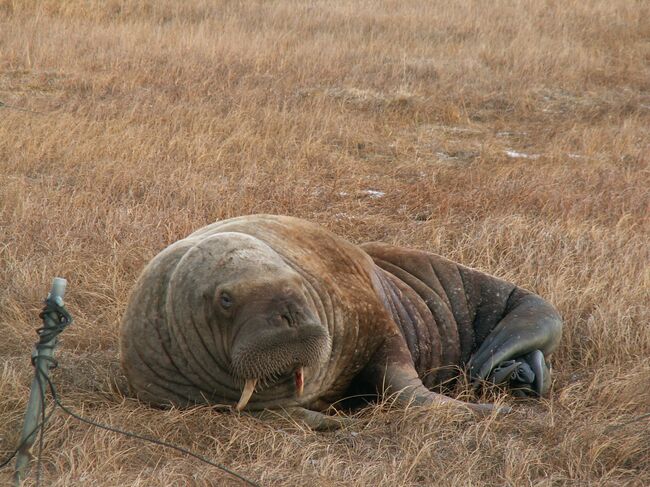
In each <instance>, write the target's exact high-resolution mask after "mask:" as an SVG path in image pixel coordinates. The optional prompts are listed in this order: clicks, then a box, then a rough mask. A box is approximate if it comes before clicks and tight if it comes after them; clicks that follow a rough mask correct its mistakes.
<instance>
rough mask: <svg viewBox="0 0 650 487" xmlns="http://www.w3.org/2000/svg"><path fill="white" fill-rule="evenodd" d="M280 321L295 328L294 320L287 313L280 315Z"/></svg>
mask: <svg viewBox="0 0 650 487" xmlns="http://www.w3.org/2000/svg"><path fill="white" fill-rule="evenodd" d="M280 319H281V320H282V324H283V325H286V326H293V324H294V323H293V319H292V318H291V315H289V314H287V313H285V314H282V315H280Z"/></svg>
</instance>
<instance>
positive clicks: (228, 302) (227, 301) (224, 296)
mask: <svg viewBox="0 0 650 487" xmlns="http://www.w3.org/2000/svg"><path fill="white" fill-rule="evenodd" d="M219 302H220V303H221V306H222V307H223V308H224V309H229V308H230V307H231V306H232V298H231V297H230V294H228V293H221V295H220V296H219Z"/></svg>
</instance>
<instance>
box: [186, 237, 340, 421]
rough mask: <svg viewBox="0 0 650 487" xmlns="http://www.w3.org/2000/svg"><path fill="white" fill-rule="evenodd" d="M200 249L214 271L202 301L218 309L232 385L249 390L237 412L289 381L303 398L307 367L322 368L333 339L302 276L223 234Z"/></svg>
mask: <svg viewBox="0 0 650 487" xmlns="http://www.w3.org/2000/svg"><path fill="white" fill-rule="evenodd" d="M197 247H198V249H197V250H200V251H201V253H203V254H204V257H203V258H202V261H203V263H204V264H206V263H209V264H208V265H203V266H202V268H203V269H202V271H201V272H200V273H201V275H206V271H207V273H208V275H209V277H208V276H206V277H208V281H209V282H210V285H209V286H208V287H207V288H205V287H203V293H204V295H207V296H206V297H207V298H208V300H209V301H211V306H210V308H211V309H212V313H211V314H212V318H213V319H212V320H211V321H212V326H213V327H214V326H215V325H216V326H217V327H218V328H219V330H220V333H221V335H222V337H223V339H224V342H225V346H224V351H225V352H226V355H229V358H230V363H229V367H230V374H231V375H232V377H233V382H234V383H235V384H240V385H243V390H242V394H241V397H240V399H239V402H238V404H237V410H241V409H243V408H244V407H245V406H246V404H247V403H248V401H249V400H250V398H251V396H252V394H253V392H254V390H255V387H256V386H258V387H262V388H264V387H267V386H272V385H274V384H277V383H279V382H282V383H286V382H287V381H288V380H289V378H292V380H293V382H294V383H295V394H296V395H297V396H300V395H301V394H302V392H303V388H304V380H305V375H304V369H305V367H314V366H317V365H318V364H320V363H321V362H322V361H323V360H325V359H326V357H327V355H328V353H329V351H330V348H331V344H330V337H329V331H328V329H327V328H326V327H325V326H324V325H323V324H322V323H321V321H320V319H319V318H318V314H317V312H316V311H315V308H314V303H313V301H312V300H311V299H310V298H309V295H308V293H307V292H306V289H305V285H304V280H303V278H302V276H301V275H300V274H298V273H297V272H296V271H295V270H294V269H292V268H291V267H290V266H289V265H288V264H287V263H286V262H285V261H284V259H283V258H282V257H281V256H280V255H278V254H277V253H276V252H275V251H274V250H273V249H271V248H270V247H269V246H268V245H266V244H265V243H263V242H261V241H260V240H258V239H256V238H254V237H251V236H249V235H243V234H239V233H231V232H228V233H221V234H218V235H215V236H214V237H211V238H209V239H205V240H203V241H202V242H201V243H199V244H198V246H197ZM197 281H200V282H205V281H206V280H205V279H203V278H201V279H197ZM197 284H198V282H197Z"/></svg>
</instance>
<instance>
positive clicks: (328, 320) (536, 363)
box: [120, 215, 562, 429]
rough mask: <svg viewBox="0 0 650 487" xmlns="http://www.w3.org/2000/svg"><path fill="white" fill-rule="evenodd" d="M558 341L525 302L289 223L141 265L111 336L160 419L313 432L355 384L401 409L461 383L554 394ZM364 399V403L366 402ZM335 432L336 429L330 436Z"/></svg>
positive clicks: (490, 283)
mask: <svg viewBox="0 0 650 487" xmlns="http://www.w3.org/2000/svg"><path fill="white" fill-rule="evenodd" d="M561 333H562V320H561V318H560V315H559V314H558V312H557V311H556V309H555V308H554V307H553V306H552V305H551V304H549V303H548V302H546V301H545V300H543V299H542V298H541V297H539V296H538V295H536V294H533V293H532V292H530V291H527V290H525V289H523V288H521V287H518V286H515V285H514V284H510V283H508V282H506V281H504V280H501V279H499V278H497V277H493V276H490V275H487V274H485V273H483V272H480V271H478V270H475V269H472V268H469V267H465V266H463V265H461V264H457V263H454V262H452V261H450V260H447V259H446V258H444V257H441V256H439V255H436V254H433V253H430V252H425V251H421V250H414V249H408V248H402V247H396V246H392V245H387V244H383V243H367V244H362V245H354V244H352V243H351V242H348V241H346V240H345V239H343V238H341V237H338V236H336V235H334V234H333V233H331V232H329V231H328V230H326V229H324V228H323V227H321V226H319V225H317V224H314V223H310V222H307V221H304V220H301V219H298V218H293V217H288V216H273V215H252V216H243V217H239V218H233V219H229V220H224V221H219V222H216V223H213V224H211V225H208V226H206V227H204V228H201V229H199V230H197V231H196V232H194V233H192V234H191V235H189V236H188V237H186V238H184V239H182V240H180V241H178V242H176V243H174V244H172V245H170V246H169V247H168V248H166V249H165V250H163V251H162V252H160V254H158V255H157V256H156V257H154V258H153V260H152V261H151V262H150V263H149V264H148V265H147V266H146V267H145V269H144V270H143V272H142V274H141V275H140V277H139V279H138V280H137V282H136V284H135V286H134V289H133V291H132V293H131V296H130V299H129V303H128V305H127V308H126V312H125V314H124V318H123V321H122V326H121V333H120V349H121V364H122V367H123V370H124V373H125V375H126V378H127V380H128V383H129V386H130V389H131V390H132V391H133V392H134V394H135V395H136V396H137V397H138V398H139V399H140V400H142V401H144V402H147V403H150V404H152V405H156V406H169V405H175V406H179V407H183V406H188V405H192V404H201V403H203V404H205V403H207V404H214V405H220V406H226V407H234V408H235V409H236V410H237V411H242V410H245V411H247V412H251V413H256V412H257V413H259V412H263V411H268V410H275V412H281V413H282V414H287V415H289V416H292V417H298V418H301V419H302V420H303V421H306V422H307V423H308V424H309V425H310V426H311V427H313V428H315V429H327V428H330V427H333V426H334V425H336V424H337V423H336V421H332V419H331V416H329V415H327V414H324V413H323V411H325V410H327V409H328V408H329V407H330V406H331V405H332V404H334V403H336V402H337V401H340V400H341V399H342V398H344V397H345V394H346V391H349V390H350V389H351V387H354V386H355V385H357V384H364V387H366V388H367V387H370V388H371V389H372V390H374V391H376V393H377V395H378V396H382V395H385V394H392V395H393V396H394V397H395V400H396V401H397V402H398V403H400V404H415V405H429V404H437V403H449V404H453V405H456V406H461V405H462V406H464V407H467V408H469V409H471V410H473V411H477V412H489V411H491V410H492V409H493V405H490V404H473V403H466V402H462V401H459V400H456V399H453V398H451V397H448V396H445V395H444V394H441V393H439V392H435V390H439V389H437V388H438V387H439V386H440V385H441V384H445V383H448V382H449V381H450V380H453V378H454V377H456V376H458V374H459V371H463V370H465V371H468V373H469V377H470V378H471V380H472V382H473V383H475V384H480V383H484V382H485V381H490V380H491V381H493V382H499V383H505V384H508V385H510V386H511V387H512V388H513V389H514V390H518V391H523V392H524V393H525V394H533V395H542V394H545V393H546V392H547V391H548V389H549V387H550V370H549V367H548V365H547V359H548V357H549V355H550V354H551V353H552V352H553V351H554V350H555V349H556V347H557V346H558V343H559V341H560V337H561ZM366 390H367V389H366ZM334 427H335V426H334Z"/></svg>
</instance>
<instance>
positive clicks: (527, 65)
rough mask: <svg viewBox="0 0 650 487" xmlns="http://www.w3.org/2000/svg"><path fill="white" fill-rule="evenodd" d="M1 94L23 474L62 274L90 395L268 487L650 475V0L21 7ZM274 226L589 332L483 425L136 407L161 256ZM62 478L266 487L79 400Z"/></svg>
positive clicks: (0, 156)
mask: <svg viewBox="0 0 650 487" xmlns="http://www.w3.org/2000/svg"><path fill="white" fill-rule="evenodd" d="M0 102H1V103H2V104H1V105H0V331H1V332H2V334H1V338H0V377H1V379H0V461H1V460H2V459H3V458H5V457H6V456H7V455H8V454H9V453H10V452H11V451H12V450H13V448H14V447H15V445H16V443H17V441H18V437H19V431H20V427H21V424H22V417H23V412H24V408H25V405H26V402H27V398H28V394H29V384H30V381H31V377H32V373H33V372H32V368H31V366H30V352H31V347H32V344H33V342H34V341H35V333H34V331H35V329H36V327H37V326H39V319H38V311H39V308H40V306H41V301H42V299H43V298H44V297H45V295H46V293H47V290H48V288H49V283H50V281H51V279H52V277H54V276H63V277H66V278H67V279H68V281H69V288H68V295H67V300H66V303H67V307H68V309H69V310H70V311H71V313H72V314H73V315H74V317H75V322H74V324H73V325H72V326H71V327H70V328H69V329H68V330H66V331H65V333H64V335H62V341H61V345H60V347H59V349H58V352H57V357H58V359H59V363H60V366H59V369H57V370H56V371H54V374H53V377H54V380H55V382H56V384H57V385H58V387H59V390H60V393H61V397H62V400H63V401H64V402H65V404H67V405H69V406H70V407H71V408H72V409H73V410H75V411H77V412H80V413H83V414H84V415H85V416H86V417H88V418H91V419H93V420H95V421H102V422H104V423H109V424H112V425H114V426H118V427H121V428H125V429H128V430H132V431H135V432H138V433H141V434H147V435H152V436H155V437H157V438H160V439H163V440H165V441H171V442H174V443H176V444H178V445H180V446H183V447H185V448H190V449H192V450H193V451H195V452H197V453H199V454H201V455H204V456H206V457H208V458H210V459H212V460H214V461H216V462H219V463H221V464H223V465H225V466H227V467H229V468H231V469H234V470H235V471H237V472H238V473H240V474H241V475H244V476H246V477H248V478H250V479H251V480H253V481H254V482H257V483H259V484H260V485H264V486H275V485H283V486H284V485H286V486H304V485H309V486H314V487H315V486H345V487H348V486H350V485H359V486H428V485H436V486H479V485H480V486H503V485H508V486H526V485H535V486H560V485H585V486H592V485H594V486H627V485H629V486H647V485H650V416H648V414H649V413H650V360H649V356H650V320H649V317H650V245H649V243H648V242H649V240H650V238H649V237H650V219H649V217H648V215H649V214H650V189H649V188H650V170H649V162H650V135H649V134H650V130H649V129H650V4H649V3H648V2H646V1H642V0H638V1H634V0H611V1H607V2H604V1H596V0H581V1H578V0H566V1H554V0H544V1H533V0H524V1H518V2H516V1H503V0H495V1H492V2H484V1H478V0H467V1H463V2H439V1H430V2H425V1H411V0H407V1H379V0H366V1H363V0H362V1H359V2H350V1H314V2H294V1H291V0H277V1H269V2H261V1H259V2H255V1H250V2H238V1H226V0H222V1H209V0H188V1H185V2H177V1H172V0H162V1H155V0H141V1H135V0H113V1H99V0H66V1H60V0H45V1H35V0H24V1H12V0H0ZM250 213H278V214H290V215H295V216H299V217H303V218H307V219H309V220H313V221H316V222H319V223H320V224H322V225H324V226H325V227H327V228H329V229H331V230H332V231H334V232H336V233H338V234H340V235H342V236H344V237H346V238H348V239H350V240H351V241H354V242H364V241H370V240H381V241H385V242H388V243H393V244H399V245H404V246H410V247H416V248H420V249H425V250H429V251H433V252H436V253H439V254H442V255H445V256H447V257H449V258H452V259H454V260H457V261H460V262H462V263H464V264H466V265H469V266H473V267H476V268H479V269H481V270H484V271H486V272H489V273H491V274H495V275H498V276H500V277H503V278H506V279H508V280H511V281H513V282H516V283H517V284H519V285H521V286H524V287H526V288H529V289H531V290H534V291H535V292H537V293H539V294H541V295H542V296H544V297H545V298H547V299H548V300H550V301H551V302H553V303H554V304H555V305H556V306H557V307H558V309H559V310H560V312H561V313H562V315H563V317H564V319H565V329H564V336H563V342H562V344H561V347H560V349H559V350H558V351H557V352H556V354H555V355H554V356H553V367H554V373H555V376H554V377H555V380H554V385H553V389H552V391H551V394H550V395H549V396H548V397H547V398H545V399H544V400H542V401H521V400H516V399H514V398H512V397H511V396H508V395H504V396H501V397H499V400H501V401H503V402H505V403H507V404H510V405H512V406H513V408H514V409H515V412H514V413H513V414H511V415H508V416H506V417H503V418H494V417H490V418H486V419H481V420H479V419H474V418H467V417H466V416H465V415H462V414H459V413H457V412H454V411H449V410H444V409H440V408H438V409H436V408H431V409H428V410H423V409H418V408H410V409H409V408H407V409H400V408H396V407H391V405H390V403H383V404H379V405H377V406H374V407H368V408H363V409H358V410H352V411H348V412H347V413H345V414H350V415H352V416H353V417H354V418H355V421H354V422H353V423H352V425H351V426H349V427H346V428H344V429H342V430H339V431H336V432H331V433H316V432H312V431H310V430H308V429H307V428H305V427H303V426H302V425H300V424H291V423H287V422H282V421H280V420H278V421H260V420H257V419H254V418H250V417H246V416H236V415H234V414H222V413H217V412H214V411H212V410H210V409H209V408H197V409H192V410H169V411H160V410H155V409H150V408H148V407H146V406H145V405H142V404H138V403H137V402H136V401H135V400H133V399H131V398H129V397H125V396H124V395H123V394H121V393H120V392H119V386H120V384H123V377H122V375H121V372H120V368H119V357H118V343H117V340H118V329H119V322H120V317H121V315H122V313H123V311H124V308H125V305H126V302H127V299H128V295H129V291H130V289H131V287H132V286H133V284H134V282H135V279H136V278H137V276H138V273H139V272H140V270H141V269H142V268H143V266H144V265H145V263H146V262H147V261H148V260H149V259H150V258H152V257H153V256H154V255H155V254H156V253H158V252H159V251H160V250H162V249H163V248H164V247H165V246H167V245H168V244H170V243H172V242H174V241H175V240H177V239H179V238H182V237H184V236H185V235H187V234H188V233H190V232H191V231H193V230H195V229H197V228H199V227H201V226H203V225H206V224H208V223H210V222H213V221H215V220H218V219H223V218H228V217H232V216H237V215H243V214H250ZM456 393H457V394H460V395H461V396H462V397H465V398H468V397H470V396H469V395H468V393H467V391H466V390H464V389H463V388H462V387H460V388H458V390H457V391H456ZM474 400H476V398H474ZM11 470H12V469H11V468H10V467H6V468H4V469H2V470H0V484H3V485H4V484H5V483H8V480H9V479H10V477H11ZM33 479H34V477H32V478H31V480H30V481H29V482H28V483H27V485H33V482H34V480H33ZM42 479H43V481H42V485H49V486H77V485H83V486H86V485H89V486H121V485H124V486H127V485H128V486H161V485H164V486H185V485H196V486H216V485H233V486H234V485H243V484H242V483H241V482H240V481H237V480H233V479H232V478H231V477H229V476H228V475H227V474H225V473H223V472H221V471H220V470H218V469H217V468H215V467H210V466H206V465H204V464H202V463H200V462H199V461H198V460H195V459H191V458H188V457H186V456H184V455H182V454H181V453H178V452H175V451H170V450H166V449H163V448H161V447H158V446H155V445H150V444H143V443H141V442H138V441H136V440H133V439H129V438H124V437H121V436H118V435H116V434H114V433H110V432H107V431H103V430H99V429H95V428H92V427H90V426H88V425H85V424H82V423H80V422H78V421H76V420H74V419H72V418H70V417H68V416H66V415H65V414H63V413H62V412H61V411H59V412H57V413H55V414H54V416H53V418H52V420H51V421H50V424H49V426H48V429H47V432H46V435H45V449H44V454H43V472H42Z"/></svg>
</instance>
